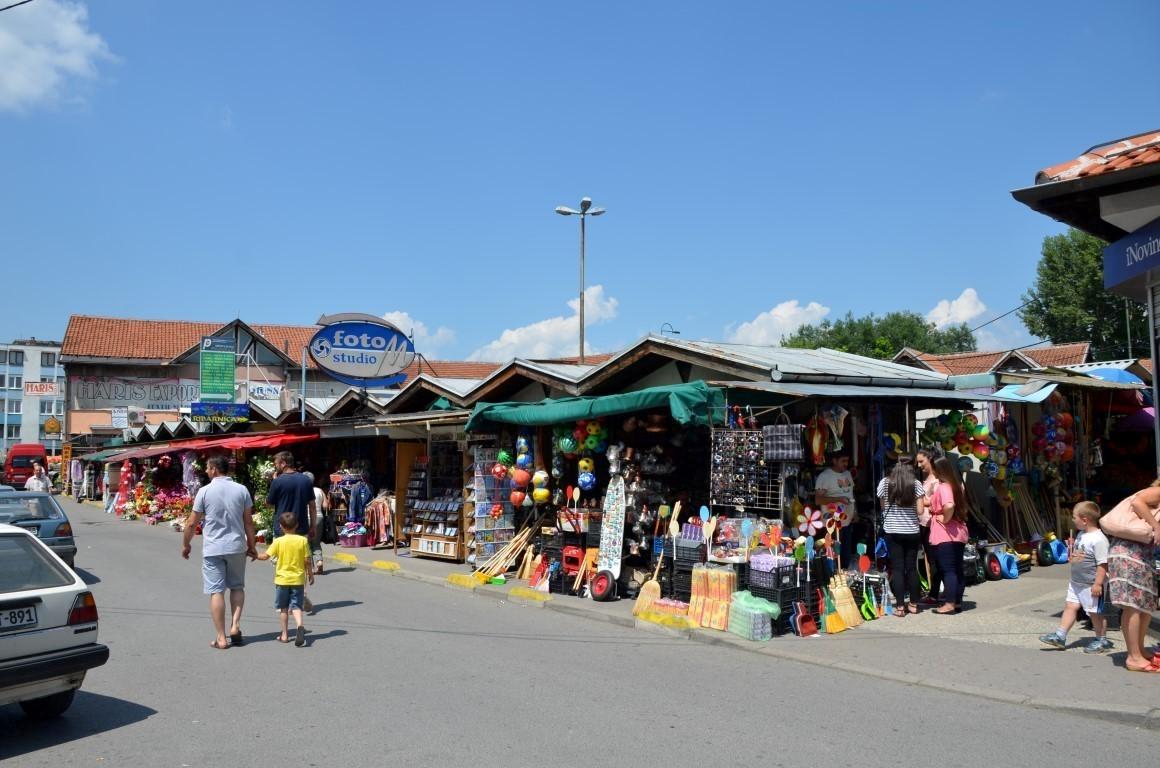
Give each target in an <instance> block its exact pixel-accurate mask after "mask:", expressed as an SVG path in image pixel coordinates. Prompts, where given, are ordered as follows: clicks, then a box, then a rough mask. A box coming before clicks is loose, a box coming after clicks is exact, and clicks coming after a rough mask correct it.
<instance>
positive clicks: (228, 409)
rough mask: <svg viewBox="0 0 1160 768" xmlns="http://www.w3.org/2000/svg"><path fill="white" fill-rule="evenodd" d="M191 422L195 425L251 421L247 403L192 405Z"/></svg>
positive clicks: (190, 410)
mask: <svg viewBox="0 0 1160 768" xmlns="http://www.w3.org/2000/svg"><path fill="white" fill-rule="evenodd" d="M189 420H190V421H192V422H194V423H195V424H202V423H209V424H244V423H246V422H247V421H249V420H250V406H249V405H247V404H246V403H190V404H189Z"/></svg>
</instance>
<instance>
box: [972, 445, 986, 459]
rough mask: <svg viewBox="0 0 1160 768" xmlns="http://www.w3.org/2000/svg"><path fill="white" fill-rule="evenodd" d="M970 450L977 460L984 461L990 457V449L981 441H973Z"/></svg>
mask: <svg viewBox="0 0 1160 768" xmlns="http://www.w3.org/2000/svg"><path fill="white" fill-rule="evenodd" d="M971 452H972V453H973V454H974V455H975V458H976V459H978V460H979V461H986V460H987V459H989V458H990V457H991V449H990V448H988V447H987V446H986V445H985V444H983V443H975V444H974V446H973V450H972V451H971Z"/></svg>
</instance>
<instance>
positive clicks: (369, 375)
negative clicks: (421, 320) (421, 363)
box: [310, 313, 416, 387]
mask: <svg viewBox="0 0 1160 768" xmlns="http://www.w3.org/2000/svg"><path fill="white" fill-rule="evenodd" d="M318 323H319V325H322V326H323V327H322V328H321V329H319V330H318V332H317V333H315V334H314V336H313V338H311V339H310V357H311V359H312V360H314V362H315V364H316V365H317V366H318V367H319V368H321V369H322V370H324V371H326V372H327V373H329V374H330V375H331V376H333V377H334V378H336V379H338V380H339V381H341V382H343V383H345V384H350V385H352V386H356V387H385V386H389V385H391V384H395V383H398V382H400V381H402V380H403V379H404V378H405V376H403V375H402V372H403V371H404V370H405V369H406V368H407V366H409V365H411V363H413V362H414V361H415V356H416V353H415V344H414V343H413V342H412V341H411V340H410V339H409V338H407V336H406V334H404V333H403V332H402V331H400V330H399V329H398V328H396V327H395V326H393V325H391V324H390V323H388V322H387V321H386V320H383V319H382V318H380V317H376V316H374V315H365V314H361V313H346V314H339V315H326V316H324V317H321V318H319V320H318Z"/></svg>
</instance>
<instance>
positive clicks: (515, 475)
mask: <svg viewBox="0 0 1160 768" xmlns="http://www.w3.org/2000/svg"><path fill="white" fill-rule="evenodd" d="M530 482H532V473H530V472H528V470H526V469H517V470H516V471H515V472H512V487H513V488H527V487H528V483H530Z"/></svg>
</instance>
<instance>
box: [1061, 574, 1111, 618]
mask: <svg viewBox="0 0 1160 768" xmlns="http://www.w3.org/2000/svg"><path fill="white" fill-rule="evenodd" d="M1104 589H1105V590H1106V589H1107V587H1104ZM1067 602H1069V603H1079V607H1080V608H1083V612H1084V613H1086V614H1088V615H1089V616H1090V615H1091V614H1093V613H1094V614H1097V615H1098V614H1100V613H1103V611H1101V610H1100V607H1099V604H1100V601H1099V600H1097V599H1096V598H1094V597H1092V585H1091V584H1076V583H1075V582H1074V581H1069V582H1068V583H1067Z"/></svg>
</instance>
